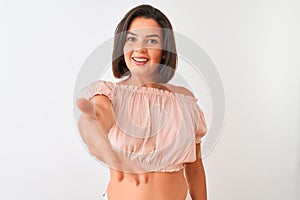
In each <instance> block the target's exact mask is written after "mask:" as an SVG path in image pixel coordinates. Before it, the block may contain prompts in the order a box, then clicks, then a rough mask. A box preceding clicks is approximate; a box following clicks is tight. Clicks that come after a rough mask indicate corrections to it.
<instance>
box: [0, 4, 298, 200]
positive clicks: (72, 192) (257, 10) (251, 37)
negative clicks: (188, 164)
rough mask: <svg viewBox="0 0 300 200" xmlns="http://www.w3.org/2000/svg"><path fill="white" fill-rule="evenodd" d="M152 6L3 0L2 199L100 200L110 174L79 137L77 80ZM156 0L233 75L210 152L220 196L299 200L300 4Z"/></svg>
mask: <svg viewBox="0 0 300 200" xmlns="http://www.w3.org/2000/svg"><path fill="white" fill-rule="evenodd" d="M141 2H142V1H131V3H128V2H127V3H126V2H124V1H112V0H111V1H105V2H101V1H96V0H93V1H92V0H86V1H78V0H76V1H74V0H73V1H71V0H69V1H68V0H64V1H58V0H51V1H50V0H45V1H38V0H36V1H21V0H19V1H16V0H6V1H3V0H2V1H0V27H1V32H0V51H1V52H0V53H1V54H0V92H1V104H0V133H1V139H0V199H3V200H19V199H22V200H41V199H43V200H50V199H51V200H53V199H64V200H65V199H72V200H82V199H95V200H96V199H99V197H100V195H101V193H102V191H103V190H105V187H106V182H107V180H108V170H107V169H106V168H105V167H104V166H102V165H101V164H99V163H98V162H96V161H95V160H94V159H93V158H91V157H90V156H89V155H88V153H87V152H86V151H85V149H84V148H83V146H82V144H81V142H80V140H79V138H78V136H77V129H76V125H75V123H74V118H73V91H74V84H75V80H76V77H77V74H78V72H79V70H80V67H81V65H82V64H83V62H84V61H85V59H86V58H87V57H88V55H89V54H90V53H91V52H92V51H93V50H94V49H95V48H96V47H97V46H99V45H100V44H101V43H102V42H104V41H105V40H106V39H108V38H110V37H112V35H113V32H114V29H115V27H116V25H117V23H118V22H119V20H121V18H122V17H123V16H124V14H125V13H126V12H127V11H128V10H129V9H131V8H133V7H134V6H136V5H138V4H140V3H141ZM143 3H145V2H143ZM146 3H151V4H152V5H153V6H155V7H157V8H159V9H160V10H161V11H163V12H164V13H165V14H166V15H167V16H168V17H169V19H170V20H171V22H172V24H173V26H174V30H175V31H178V32H180V33H183V34H185V35H186V36H188V37H190V38H191V39H193V40H194V41H195V42H197V43H198V44H199V45H201V46H202V47H203V48H204V49H205V50H206V52H207V53H208V55H209V56H210V57H211V59H212V60H213V61H214V63H215V65H216V67H217V69H218V71H219V73H220V75H221V77H222V80H223V84H224V87H225V93H226V121H225V125H224V128H223V132H222V135H221V137H220V139H219V141H218V143H217V145H216V146H215V148H214V150H213V151H212V152H211V153H210V154H209V155H208V156H207V157H206V158H205V159H204V165H205V169H206V173H207V189H208V197H209V199H210V200H220V199H222V200H253V199H255V200H266V199H270V200H271V199H272V200H282V199H288V200H298V199H300V190H299V188H300V135H299V133H300V123H299V122H300V121H299V119H300V105H299V102H300V90H299V89H300V61H299V58H297V57H296V56H299V52H300V41H299V35H300V26H299V24H300V14H299V10H300V4H299V2H297V1H284V0H281V1H276V0H273V1H271V0H270V1H266V0H260V1H258V0H255V1H250V0H249V1H245V0H243V1H233V0H228V1H223V0H215V1H179V0H178V1H164V2H161V1H158V0H157V1H148V2H146Z"/></svg>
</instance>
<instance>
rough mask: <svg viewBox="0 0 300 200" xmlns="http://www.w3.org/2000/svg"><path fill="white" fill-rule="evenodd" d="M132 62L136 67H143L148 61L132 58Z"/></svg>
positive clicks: (146, 59)
mask: <svg viewBox="0 0 300 200" xmlns="http://www.w3.org/2000/svg"><path fill="white" fill-rule="evenodd" d="M132 60H133V61H134V63H135V64H136V65H145V64H146V63H147V62H148V61H149V59H148V58H145V57H132Z"/></svg>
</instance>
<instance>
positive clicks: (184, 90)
mask: <svg viewBox="0 0 300 200" xmlns="http://www.w3.org/2000/svg"><path fill="white" fill-rule="evenodd" d="M163 85H164V86H165V87H167V88H169V89H170V90H171V91H172V92H175V93H180V94H184V95H187V96H191V97H195V96H194V94H193V93H192V92H191V91H190V90H189V89H187V88H185V87H183V86H178V85H173V84H169V83H166V84H163Z"/></svg>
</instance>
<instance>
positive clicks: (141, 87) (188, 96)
mask: <svg viewBox="0 0 300 200" xmlns="http://www.w3.org/2000/svg"><path fill="white" fill-rule="evenodd" d="M112 83H113V84H114V86H115V87H120V88H125V89H133V90H143V91H146V92H154V93H156V94H157V92H159V93H161V94H166V95H175V96H181V97H184V98H188V99H191V100H194V101H198V99H197V98H196V97H193V96H190V95H186V94H183V93H178V92H170V91H168V90H163V89H159V88H153V87H146V86H138V85H125V84H119V83H118V82H112ZM161 86H164V85H161ZM164 87H166V86H164Z"/></svg>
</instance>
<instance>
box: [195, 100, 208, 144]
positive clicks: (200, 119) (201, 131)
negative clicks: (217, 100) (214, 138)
mask: <svg viewBox="0 0 300 200" xmlns="http://www.w3.org/2000/svg"><path fill="white" fill-rule="evenodd" d="M196 122H197V123H196V124H197V125H196V131H195V141H196V143H198V144H199V143H201V138H202V137H203V136H204V135H205V134H206V132H207V126H206V121H205V117H204V113H203V111H202V110H201V108H200V106H199V105H197V117H196Z"/></svg>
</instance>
